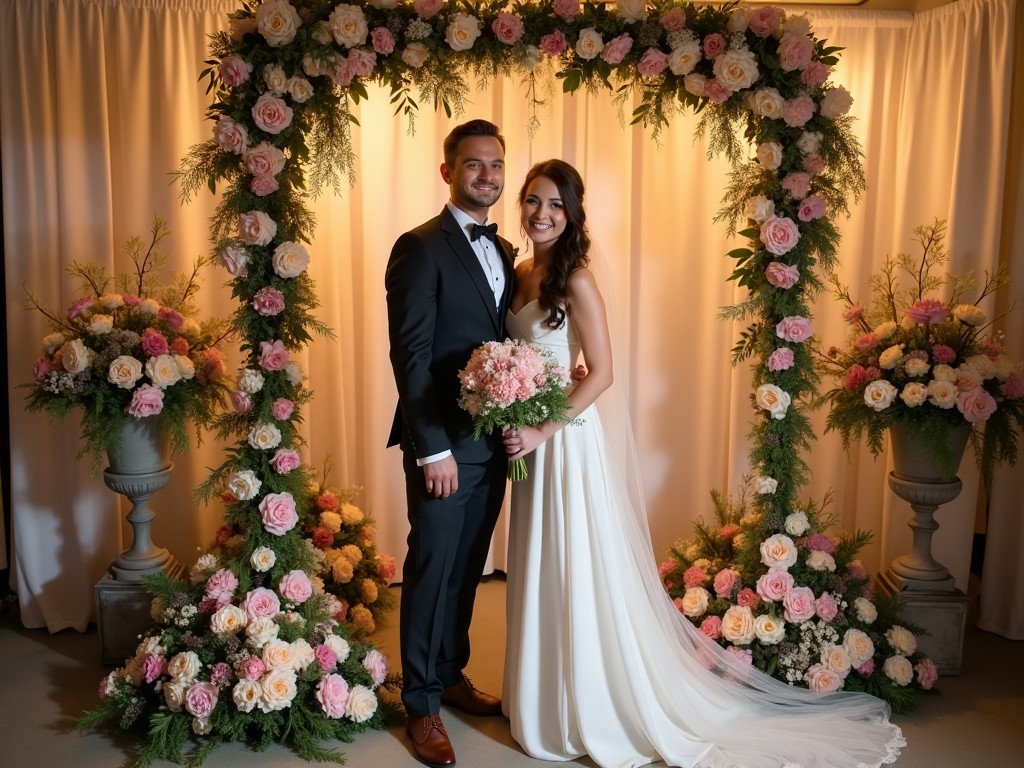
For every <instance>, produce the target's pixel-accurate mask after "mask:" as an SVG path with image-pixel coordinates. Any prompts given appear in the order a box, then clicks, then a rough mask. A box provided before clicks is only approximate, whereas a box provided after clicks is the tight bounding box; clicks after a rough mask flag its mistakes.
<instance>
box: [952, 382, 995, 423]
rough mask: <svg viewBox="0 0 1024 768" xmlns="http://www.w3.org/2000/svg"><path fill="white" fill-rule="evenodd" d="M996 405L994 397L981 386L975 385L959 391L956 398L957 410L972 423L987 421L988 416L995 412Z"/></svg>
mask: <svg viewBox="0 0 1024 768" xmlns="http://www.w3.org/2000/svg"><path fill="white" fill-rule="evenodd" d="M997 407H998V405H997V404H996V399H995V398H994V397H992V395H990V394H989V393H988V390H986V389H984V388H983V387H975V388H974V389H972V390H969V391H967V392H961V393H960V394H959V395H958V396H957V398H956V408H957V410H958V411H960V413H962V414H963V415H964V418H965V419H967V421H969V422H971V423H972V424H977V423H978V422H981V421H988V419H989V417H990V416H991V415H992V414H993V413H995V412H996V408H997Z"/></svg>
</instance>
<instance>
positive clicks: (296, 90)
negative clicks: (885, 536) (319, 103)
mask: <svg viewBox="0 0 1024 768" xmlns="http://www.w3.org/2000/svg"><path fill="white" fill-rule="evenodd" d="M285 90H286V91H287V92H288V95H289V96H291V98H292V101H294V102H295V103H296V104H305V103H306V102H307V101H309V100H310V99H311V98H313V84H312V83H311V82H309V80H307V79H306V78H304V77H300V76H299V75H292V76H291V77H289V78H288V82H287V84H286V85H285Z"/></svg>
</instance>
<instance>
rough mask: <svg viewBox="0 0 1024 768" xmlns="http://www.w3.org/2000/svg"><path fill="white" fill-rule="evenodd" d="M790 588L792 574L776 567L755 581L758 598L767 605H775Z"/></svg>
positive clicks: (791, 585) (791, 586)
mask: <svg viewBox="0 0 1024 768" xmlns="http://www.w3.org/2000/svg"><path fill="white" fill-rule="evenodd" d="M792 588H793V574H791V573H790V572H789V571H787V570H784V569H782V568H778V567H772V568H769V569H768V571H767V573H763V574H761V576H760V578H758V580H757V594H758V596H759V597H761V598H762V599H763V600H765V601H766V602H769V603H777V602H778V601H779V600H782V599H783V598H784V597H785V596H786V594H787V593H788V592H789V590H790V589H792ZM741 594H742V593H741ZM812 599H813V595H812ZM812 613H813V610H812Z"/></svg>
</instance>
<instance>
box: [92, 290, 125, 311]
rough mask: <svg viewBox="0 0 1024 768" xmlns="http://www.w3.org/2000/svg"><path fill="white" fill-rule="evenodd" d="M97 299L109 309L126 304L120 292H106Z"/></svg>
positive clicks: (102, 305)
mask: <svg viewBox="0 0 1024 768" xmlns="http://www.w3.org/2000/svg"><path fill="white" fill-rule="evenodd" d="M97 301H98V302H99V305H100V306H101V307H103V308H104V309H106V310H108V311H109V310H112V309H118V308H119V307H123V306H124V297H123V296H122V295H121V294H120V293H104V294H103V295H102V296H100V297H99V299H97Z"/></svg>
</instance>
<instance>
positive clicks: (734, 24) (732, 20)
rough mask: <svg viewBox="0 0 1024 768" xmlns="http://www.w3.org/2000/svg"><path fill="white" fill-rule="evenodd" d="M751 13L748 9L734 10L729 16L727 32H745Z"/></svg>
mask: <svg viewBox="0 0 1024 768" xmlns="http://www.w3.org/2000/svg"><path fill="white" fill-rule="evenodd" d="M751 13H752V11H751V10H750V9H749V8H736V9H734V10H733V12H732V13H730V14H729V31H730V32H746V30H747V27H749V26H750V14H751Z"/></svg>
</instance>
